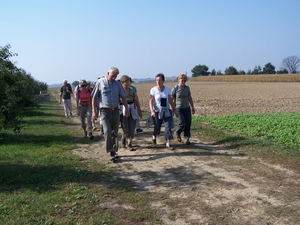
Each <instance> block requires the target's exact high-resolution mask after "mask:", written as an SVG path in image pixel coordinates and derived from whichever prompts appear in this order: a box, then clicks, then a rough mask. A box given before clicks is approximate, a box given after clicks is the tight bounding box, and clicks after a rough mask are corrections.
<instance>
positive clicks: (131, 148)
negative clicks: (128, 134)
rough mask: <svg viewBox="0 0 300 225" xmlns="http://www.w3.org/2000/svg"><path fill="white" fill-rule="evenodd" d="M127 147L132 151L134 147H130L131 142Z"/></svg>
mask: <svg viewBox="0 0 300 225" xmlns="http://www.w3.org/2000/svg"><path fill="white" fill-rule="evenodd" d="M128 148H129V150H130V151H134V148H133V147H132V144H131V143H129V144H128Z"/></svg>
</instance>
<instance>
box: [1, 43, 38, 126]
mask: <svg viewBox="0 0 300 225" xmlns="http://www.w3.org/2000/svg"><path fill="white" fill-rule="evenodd" d="M13 56H17V54H15V53H12V52H10V45H6V46H5V47H3V48H2V47H0V130H1V129H12V130H13V131H15V132H18V131H20V130H21V124H22V118H23V116H24V110H25V109H26V108H28V107H34V106H36V103H35V102H34V100H33V95H34V94H38V93H40V91H41V87H40V82H38V81H36V80H34V79H33V77H32V76H31V75H30V74H28V73H27V72H26V71H25V70H24V69H21V68H18V67H16V66H15V65H14V63H12V62H11V60H10V58H11V57H13Z"/></svg>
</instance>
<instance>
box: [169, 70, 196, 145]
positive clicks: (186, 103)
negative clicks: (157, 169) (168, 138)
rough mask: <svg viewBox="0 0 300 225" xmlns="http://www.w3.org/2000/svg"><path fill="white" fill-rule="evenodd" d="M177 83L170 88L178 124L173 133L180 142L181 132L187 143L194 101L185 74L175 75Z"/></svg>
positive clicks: (188, 142)
mask: <svg viewBox="0 0 300 225" xmlns="http://www.w3.org/2000/svg"><path fill="white" fill-rule="evenodd" d="M177 80H178V84H176V85H175V86H174V87H173V89H172V94H171V96H172V99H173V101H174V104H175V106H176V111H177V113H178V114H179V116H178V125H177V128H176V130H175V135H176V138H177V141H178V142H181V141H182V140H181V133H182V132H183V135H184V137H185V138H186V141H185V143H186V144H187V145H189V144H190V143H191V142H190V137H191V124H192V114H195V108H194V102H193V98H192V94H191V91H190V88H189V86H187V85H186V81H187V76H186V75H185V74H180V75H179V76H178V77H177Z"/></svg>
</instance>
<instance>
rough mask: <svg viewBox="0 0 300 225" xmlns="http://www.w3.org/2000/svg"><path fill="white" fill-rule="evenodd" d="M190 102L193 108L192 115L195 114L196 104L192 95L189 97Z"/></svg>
mask: <svg viewBox="0 0 300 225" xmlns="http://www.w3.org/2000/svg"><path fill="white" fill-rule="evenodd" d="M188 100H189V103H190V106H191V108H192V113H193V114H195V107H194V102H193V98H192V96H191V95H189V97H188Z"/></svg>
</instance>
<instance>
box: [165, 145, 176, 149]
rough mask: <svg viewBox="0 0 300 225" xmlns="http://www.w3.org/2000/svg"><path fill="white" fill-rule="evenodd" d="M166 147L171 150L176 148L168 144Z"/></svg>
mask: <svg viewBox="0 0 300 225" xmlns="http://www.w3.org/2000/svg"><path fill="white" fill-rule="evenodd" d="M166 148H167V149H169V150H175V148H174V147H173V146H171V145H170V146H168V145H166Z"/></svg>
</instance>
